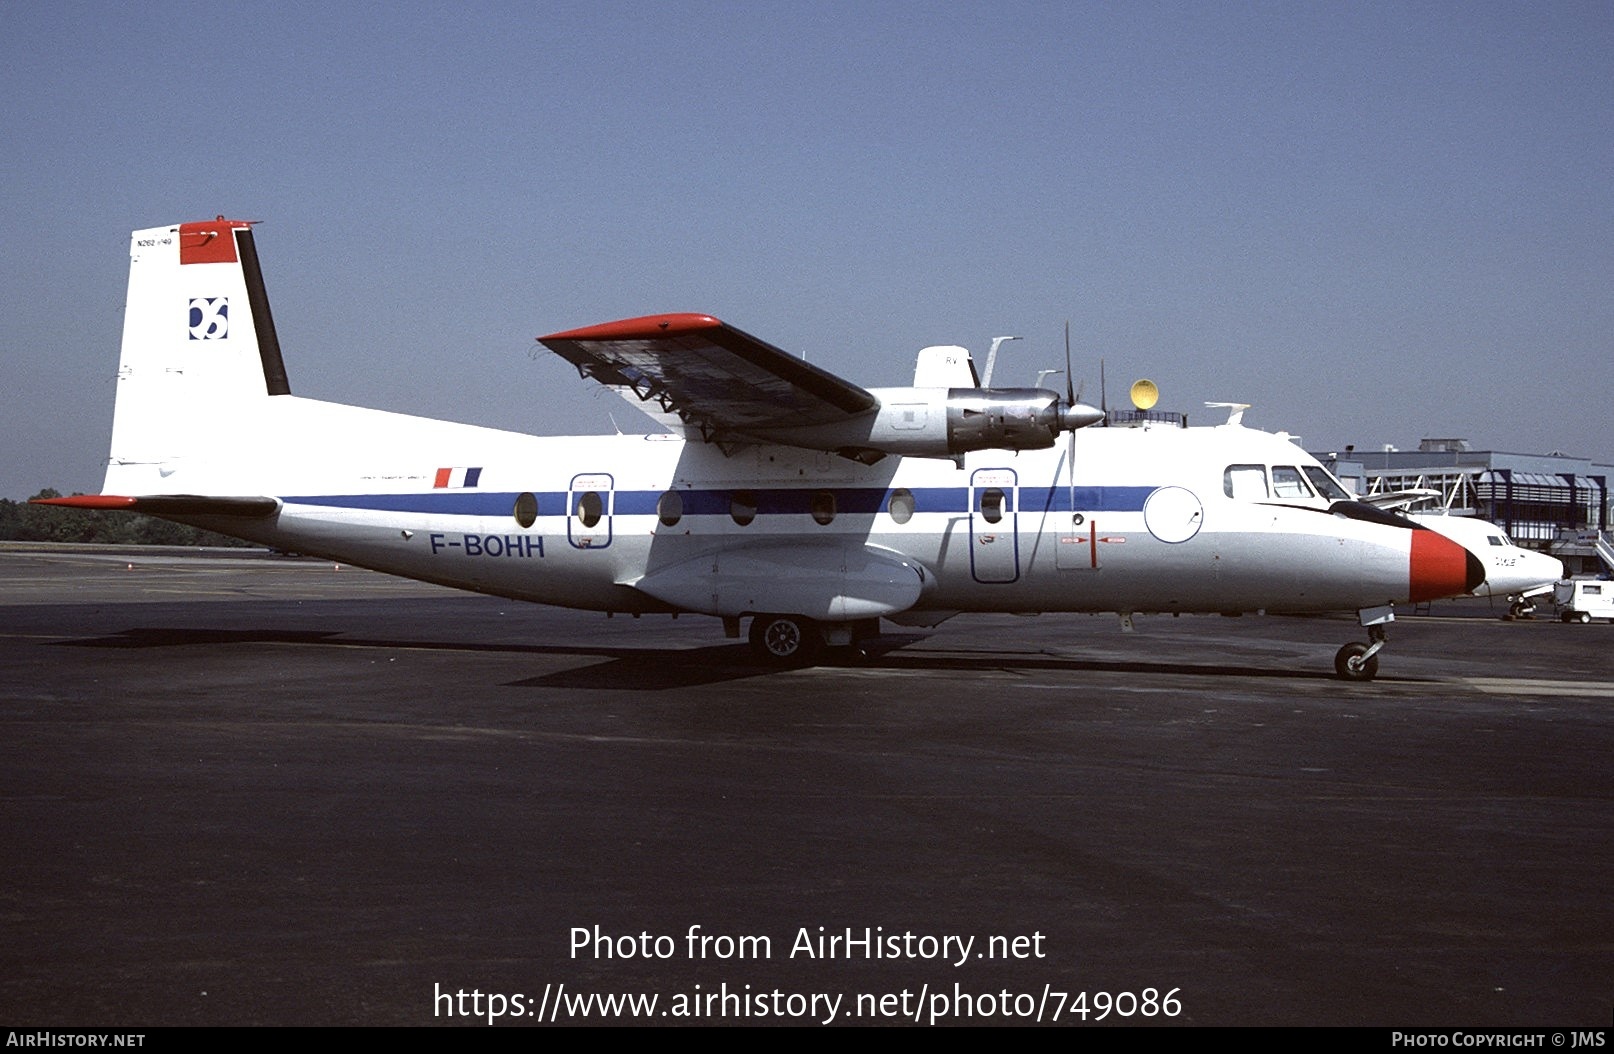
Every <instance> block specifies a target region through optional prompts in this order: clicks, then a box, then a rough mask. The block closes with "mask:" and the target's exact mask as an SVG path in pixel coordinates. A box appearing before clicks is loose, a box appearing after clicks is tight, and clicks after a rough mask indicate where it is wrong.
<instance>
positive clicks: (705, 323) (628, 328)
mask: <svg viewBox="0 0 1614 1054" xmlns="http://www.w3.org/2000/svg"><path fill="white" fill-rule="evenodd" d="M722 326H723V323H722V322H720V321H718V320H717V319H715V318H713V317H712V316H711V315H693V314H672V315H645V316H643V317H642V318H625V319H622V320H621V321H620V322H603V323H601V324H600V325H598V326H584V327H583V328H582V329H569V330H566V331H565V332H564V333H551V334H549V335H548V336H545V337H539V338H538V339H539V340H654V339H656V338H657V337H667V336H678V335H679V334H682V333H697V332H699V331H701V330H706V329H721V328H722Z"/></svg>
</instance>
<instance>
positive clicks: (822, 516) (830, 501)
mask: <svg viewBox="0 0 1614 1054" xmlns="http://www.w3.org/2000/svg"><path fill="white" fill-rule="evenodd" d="M834 520H835V495H834V493H833V492H831V491H827V490H818V491H814V492H813V522H814V523H817V524H820V525H822V526H824V527H828V526H829V525H830V524H831V523H833V522H834Z"/></svg>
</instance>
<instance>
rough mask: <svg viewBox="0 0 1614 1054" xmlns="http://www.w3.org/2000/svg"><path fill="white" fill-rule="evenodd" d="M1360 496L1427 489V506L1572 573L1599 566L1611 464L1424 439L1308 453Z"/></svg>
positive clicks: (1613, 468) (1606, 527) (1606, 522)
mask: <svg viewBox="0 0 1614 1054" xmlns="http://www.w3.org/2000/svg"><path fill="white" fill-rule="evenodd" d="M1314 454H1315V456H1316V457H1317V459H1318V460H1319V461H1321V462H1322V463H1323V464H1324V465H1327V466H1328V467H1329V469H1330V470H1331V471H1332V472H1333V473H1334V475H1336V476H1338V477H1339V478H1340V481H1341V482H1343V483H1344V484H1345V485H1346V486H1347V487H1349V488H1351V489H1352V490H1354V491H1355V492H1356V493H1357V494H1359V495H1363V496H1372V495H1376V494H1390V493H1394V492H1396V491H1408V490H1428V491H1434V492H1436V493H1437V494H1438V495H1439V496H1438V497H1435V496H1431V497H1430V499H1429V503H1428V505H1426V506H1425V507H1431V506H1432V507H1437V508H1445V509H1447V510H1449V511H1450V512H1452V513H1453V514H1456V515H1464V516H1478V517H1480V518H1482V519H1486V520H1490V521H1491V522H1492V523H1495V524H1498V525H1499V526H1501V527H1502V528H1503V529H1504V530H1506V531H1507V532H1508V534H1509V535H1510V536H1511V537H1512V538H1513V540H1514V541H1515V542H1517V543H1518V544H1520V545H1523V546H1527V547H1529V548H1531V549H1539V550H1541V551H1543V552H1547V553H1551V554H1552V555H1553V556H1556V557H1558V558H1559V559H1560V560H1562V561H1563V562H1564V566H1565V567H1566V568H1567V569H1568V571H1569V573H1570V574H1591V573H1596V572H1598V571H1602V570H1603V569H1604V568H1603V566H1602V563H1601V561H1600V560H1599V558H1598V555H1597V542H1598V539H1599V538H1607V539H1608V540H1609V541H1614V537H1609V536H1608V534H1607V532H1608V531H1609V529H1610V524H1609V493H1608V480H1609V477H1610V476H1611V475H1614V465H1607V464H1599V463H1596V462H1593V461H1591V460H1589V459H1587V458H1582V457H1571V456H1569V455H1567V454H1556V453H1554V454H1514V453H1507V452H1504V451H1499V450H1471V449H1469V444H1468V441H1467V440H1464V439H1425V440H1423V441H1422V442H1420V443H1419V444H1418V449H1417V450H1396V449H1394V448H1393V447H1386V448H1385V449H1383V450H1375V451H1371V452H1364V451H1361V450H1357V449H1355V448H1354V447H1346V448H1345V449H1344V450H1343V451H1326V452H1324V451H1314Z"/></svg>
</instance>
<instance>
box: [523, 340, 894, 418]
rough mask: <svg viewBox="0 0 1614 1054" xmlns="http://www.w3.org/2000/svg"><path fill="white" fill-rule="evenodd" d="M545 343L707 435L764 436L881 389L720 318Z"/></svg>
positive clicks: (846, 413) (862, 402)
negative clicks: (859, 382)
mask: <svg viewBox="0 0 1614 1054" xmlns="http://www.w3.org/2000/svg"><path fill="white" fill-rule="evenodd" d="M538 340H539V341H540V342H541V343H542V344H543V345H544V346H545V347H547V348H549V349H550V350H551V351H554V352H555V353H556V354H558V355H560V356H561V357H562V358H564V359H565V360H566V361H567V362H570V363H571V364H572V365H574V366H576V367H577V369H578V372H580V373H581V374H582V375H583V376H584V377H588V378H591V379H593V380H596V381H599V382H600V383H601V384H604V385H607V386H609V387H612V388H615V389H618V390H619V391H621V392H622V393H623V394H624V395H627V394H629V393H631V394H632V395H633V396H635V397H636V398H638V400H639V401H640V402H644V403H651V404H653V406H655V407H659V408H660V409H661V411H662V413H661V414H655V413H652V416H655V417H657V419H658V420H661V421H662V422H663V423H666V424H669V425H671V426H673V427H677V425H679V424H681V425H682V426H683V427H682V429H681V430H682V431H684V433H685V434H686V435H688V436H690V437H691V438H698V439H703V440H706V441H707V442H715V443H731V442H748V441H757V440H763V439H765V438H766V435H767V433H768V432H769V431H771V430H774V429H780V428H787V427H800V426H815V425H831V424H835V423H838V422H844V421H848V420H850V419H853V418H857V417H860V416H864V415H868V414H871V413H872V412H874V411H875V410H876V409H877V408H878V406H879V400H878V399H877V398H876V397H875V396H874V394H873V393H871V392H868V391H865V390H864V389H862V388H859V387H858V386H857V385H855V384H852V383H850V382H849V381H845V380H842V379H841V378H839V377H837V376H835V375H834V374H832V373H829V372H828V371H826V370H821V369H819V368H818V367H817V366H814V365H812V364H811V363H808V362H805V361H803V360H801V359H798V358H796V357H795V356H793V355H789V354H787V353H786V352H784V351H781V350H780V349H778V348H776V347H774V346H773V345H772V344H769V343H767V342H765V341H762V340H758V339H757V338H756V337H753V336H751V335H750V334H749V333H746V332H744V331H742V330H739V329H736V328H734V327H733V326H731V325H729V324H728V323H726V322H722V321H719V320H718V319H715V318H713V317H712V316H710V315H694V314H672V315H648V316H645V317H643V318H630V319H624V320H623V321H620V322H607V323H605V324H604V325H598V326H588V327H585V328H583V329H573V330H568V331H566V332H564V333H552V334H550V335H549V336H547V337H539V338H538ZM649 409H650V408H647V412H648V411H649Z"/></svg>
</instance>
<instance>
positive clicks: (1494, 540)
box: [1485, 534, 1508, 545]
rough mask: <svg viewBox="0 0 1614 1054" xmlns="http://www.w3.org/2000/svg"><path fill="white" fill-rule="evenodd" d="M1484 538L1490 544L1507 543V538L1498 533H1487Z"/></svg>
mask: <svg viewBox="0 0 1614 1054" xmlns="http://www.w3.org/2000/svg"><path fill="white" fill-rule="evenodd" d="M1485 540H1486V541H1488V542H1490V543H1491V544H1492V545H1506V544H1507V543H1508V541H1507V539H1506V538H1504V537H1502V536H1501V535H1500V534H1487V535H1486V536H1485Z"/></svg>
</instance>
